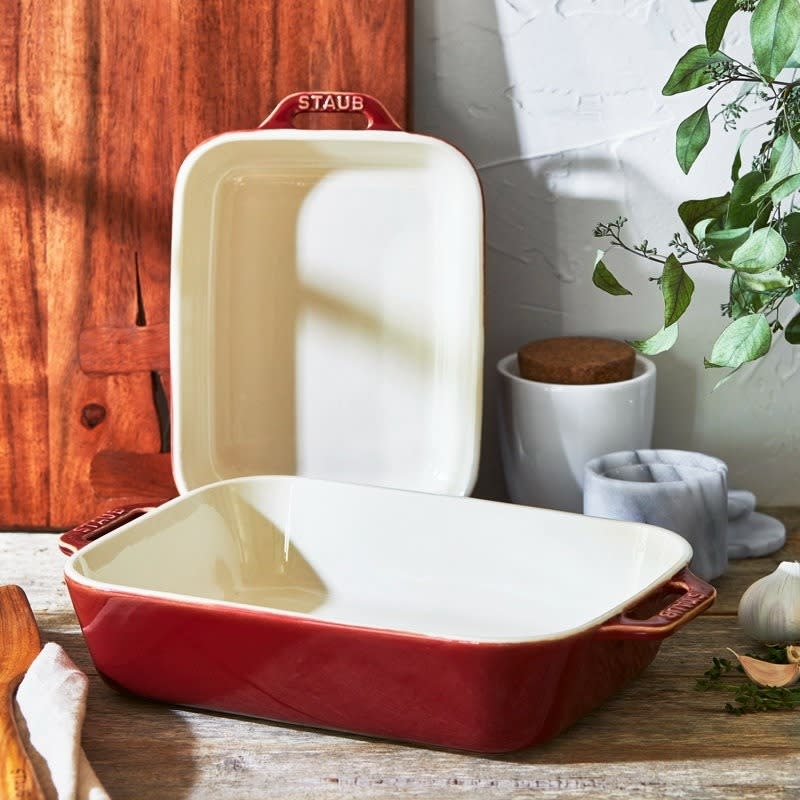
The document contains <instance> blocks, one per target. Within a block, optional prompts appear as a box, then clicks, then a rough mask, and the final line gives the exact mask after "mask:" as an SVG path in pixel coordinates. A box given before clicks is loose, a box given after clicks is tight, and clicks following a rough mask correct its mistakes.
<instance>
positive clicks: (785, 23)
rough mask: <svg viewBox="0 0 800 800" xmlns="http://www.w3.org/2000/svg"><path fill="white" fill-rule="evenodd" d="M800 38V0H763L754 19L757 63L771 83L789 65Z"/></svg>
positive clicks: (752, 28)
mask: <svg viewBox="0 0 800 800" xmlns="http://www.w3.org/2000/svg"><path fill="white" fill-rule="evenodd" d="M798 38H800V4H798V0H761V2H759V4H758V6H756V10H755V11H754V12H753V16H752V17H751V18H750V41H751V43H752V45H753V60H754V61H755V63H756V67H758V71H759V72H760V73H761V75H762V76H763V77H764V79H765V80H767V81H773V80H775V78H776V77H777V75H778V73H779V72H780V71H781V70H782V69H783V68H784V67H785V66H786V63H787V62H788V61H789V58H790V57H791V55H792V53H793V52H794V49H795V47H796V46H797V40H798Z"/></svg>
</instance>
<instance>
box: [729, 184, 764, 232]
mask: <svg viewBox="0 0 800 800" xmlns="http://www.w3.org/2000/svg"><path fill="white" fill-rule="evenodd" d="M763 183H764V176H763V175H762V174H761V173H760V172H756V171H753V172H748V173H746V174H745V175H742V177H741V178H739V179H738V180H737V181H736V183H734V184H733V188H732V189H731V199H730V203H729V205H728V215H727V217H726V219H725V227H726V228H742V227H744V226H746V225H750V224H751V223H752V222H754V220H755V218H756V217H757V216H758V210H759V207H758V205H756V204H755V203H753V202H752V200H753V195H754V194H755V193H756V192H757V191H758V189H759V188H760V187H761V185H762V184H763Z"/></svg>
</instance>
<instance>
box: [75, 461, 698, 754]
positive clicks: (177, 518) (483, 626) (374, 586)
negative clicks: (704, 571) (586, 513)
mask: <svg viewBox="0 0 800 800" xmlns="http://www.w3.org/2000/svg"><path fill="white" fill-rule="evenodd" d="M125 519H126V514H125V513H121V514H120V515H117V516H115V515H114V514H111V515H108V516H106V517H104V518H101V519H99V520H98V521H95V522H92V523H88V524H87V525H85V526H82V527H81V528H78V529H76V530H75V531H73V532H70V533H69V534H66V535H65V536H64V537H63V539H64V543H65V546H66V547H69V548H72V549H74V548H79V547H80V548H82V549H80V550H79V551H78V552H77V553H76V554H75V555H73V556H72V557H71V558H70V559H69V561H68V562H67V565H66V570H65V575H66V579H67V585H68V588H69V592H70V595H71V597H72V600H73V604H74V606H75V609H76V612H77V614H78V618H79V620H80V623H81V626H82V629H83V632H84V636H85V638H86V642H87V644H88V647H89V650H90V652H91V655H92V658H93V660H94V662H95V665H96V666H97V669H98V671H99V672H100V673H101V674H102V675H104V677H106V679H107V680H109V681H110V682H111V683H113V684H115V685H117V686H119V687H121V688H123V689H126V690H128V691H131V692H134V693H136V694H141V695H144V696H146V697H151V698H154V699H158V700H165V701H169V702H174V703H179V704H185V705H193V706H201V707H205V708H213V709H219V710H224V711H231V712H236V713H242V714H250V715H256V716H260V717H266V718H270V719H276V720H284V721H289V722H295V723H301V724H309V725H314V726H320V727H326V728H333V729H339V730H347V731H355V732H360V733H366V734H370V735H373V736H385V737H391V738H396V739H403V740H410V741H416V742H422V743H428V744H436V745H442V746H447V747H455V748H462V749H468V750H478V751H487V752H490V751H506V750H513V749H517V748H520V747H525V746H528V745H531V744H534V743H536V742H539V741H542V740H544V739H546V738H549V737H550V736H552V735H554V734H555V733H557V732H558V731H559V730H561V729H562V728H563V727H565V726H566V725H568V724H570V723H571V722H573V721H574V720H575V719H576V718H577V717H578V716H580V715H581V714H583V713H585V712H586V711H588V710H589V709H590V708H591V707H593V706H594V705H596V704H597V703H598V702H601V701H602V700H603V699H604V698H605V697H607V696H608V695H609V694H610V693H611V692H613V691H614V690H615V689H616V688H618V687H619V686H620V685H622V683H624V682H625V681H627V680H628V679H630V678H631V677H632V676H633V675H635V674H637V673H638V672H639V671H641V669H642V668H643V667H644V666H646V664H647V663H649V662H650V660H651V659H652V658H653V656H654V655H655V653H656V650H657V649H658V644H659V642H660V640H661V639H662V638H664V637H665V636H667V635H669V634H670V633H671V632H672V631H673V630H674V629H675V628H676V627H677V626H678V625H679V624H683V622H685V621H687V620H688V619H690V618H691V617H692V616H694V615H695V614H696V613H699V612H700V611H701V610H702V609H703V608H705V607H706V606H707V605H708V604H710V602H711V601H712V599H713V589H711V587H708V586H707V585H704V584H702V583H698V582H697V581H696V580H695V579H693V578H692V577H691V576H690V575H688V574H687V573H685V572H681V570H682V569H683V567H684V566H685V565H686V564H687V563H688V561H689V559H690V558H691V548H690V547H689V545H688V544H687V543H686V541H685V540H684V539H682V538H681V537H679V536H677V535H676V534H673V533H671V532H669V531H665V530H662V529H659V528H655V527H652V526H648V525H642V524H634V523H625V522H619V521H615V520H597V519H591V518H588V517H583V516H580V515H572V514H565V513H560V512H554V511H545V510H541V509H534V508H527V507H522V506H513V505H510V504H501V503H493V502H488V501H482V500H475V499H471V498H459V497H444V496H438V495H431V494H424V493H418V492H408V491H400V490H391V489H381V488H376V487H369V486H356V485H351V484H344V483H333V482H329V481H320V480H311V479H306V478H298V477H272V476H270V477H253V478H242V479H236V480H229V481H224V482H221V483H219V484H216V485H212V486H208V487H204V488H201V489H199V490H195V491H193V492H190V493H188V494H187V495H186V496H184V497H181V498H178V499H176V500H173V501H171V502H170V503H167V504H165V505H164V506H162V507H160V508H158V509H156V510H154V511H151V512H149V513H147V514H145V515H144V516H141V517H138V518H136V519H133V520H132V521H127V522H125ZM119 523H122V524H121V527H119V528H117V529H116V530H115V531H114V532H111V533H105V531H106V530H107V529H108V528H113V527H114V525H116V524H119ZM98 535H102V538H98V539H96V540H95V541H93V542H92V543H91V544H88V545H85V543H86V540H88V539H92V538H94V537H96V536H98ZM83 545H85V546H83ZM676 573H678V574H679V577H677V578H673V576H675V575H676ZM675 592H677V593H678V594H680V598H679V599H678V600H676V601H673V602H671V603H669V604H667V601H666V600H665V599H664V596H665V595H667V594H673V593H675ZM653 595H655V606H654V607H653V608H650V609H649V611H648V613H653V611H659V610H660V613H656V614H654V615H653V616H652V617H651V618H650V619H649V620H644V621H642V620H641V619H631V618H629V617H627V616H625V615H624V613H623V612H624V610H625V609H627V608H630V607H632V606H635V605H637V604H639V603H640V602H642V601H644V600H645V599H646V598H651V599H652V597H653ZM659 603H660V604H659ZM665 605H667V608H666V609H663V606H665ZM645 616H647V614H645ZM131 642H136V647H131Z"/></svg>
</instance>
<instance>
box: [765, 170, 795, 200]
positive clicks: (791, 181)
mask: <svg viewBox="0 0 800 800" xmlns="http://www.w3.org/2000/svg"><path fill="white" fill-rule="evenodd" d="M798 189H800V173H798V174H797V175H790V176H789V177H788V178H786V180H784V181H781V182H780V183H779V184H778V185H777V186H776V187H775V188H774V189H773V190H772V191H771V192H770V193H769V197H770V200H772V202H773V203H776V204H777V203H780V201H781V200H783V199H784V198H785V197H788V196H789V195H791V194H794V193H795V192H796V191H797V190H798Z"/></svg>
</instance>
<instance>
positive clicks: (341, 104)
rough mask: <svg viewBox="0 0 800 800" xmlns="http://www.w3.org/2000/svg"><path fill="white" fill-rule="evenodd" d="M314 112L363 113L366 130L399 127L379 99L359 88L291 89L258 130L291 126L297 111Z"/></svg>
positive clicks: (397, 129)
mask: <svg viewBox="0 0 800 800" xmlns="http://www.w3.org/2000/svg"><path fill="white" fill-rule="evenodd" d="M316 113H321V114H332V113H339V114H341V113H352V114H363V115H364V116H365V117H366V118H367V129H368V130H373V131H401V130H403V129H402V128H401V127H400V126H399V125H398V124H397V122H396V121H395V120H394V118H393V117H392V115H391V114H390V113H389V112H388V111H387V110H386V107H385V106H384V105H383V104H382V103H381V102H380V101H379V100H376V99H375V98H374V97H372V96H371V95H368V94H362V93H361V92H295V93H294V94H290V95H288V96H286V97H284V98H283V100H281V101H280V103H278V105H277V106H275V109H274V110H273V111H272V113H271V114H270V115H269V116H268V117H267V118H266V119H265V120H264V121H263V122H262V123H261V124H260V125H259V126H258V127H259V128H260V129H262V130H267V129H270V130H271V129H275V128H293V127H294V118H295V117H296V116H297V115H298V114H316Z"/></svg>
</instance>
